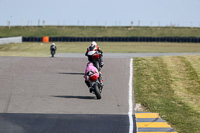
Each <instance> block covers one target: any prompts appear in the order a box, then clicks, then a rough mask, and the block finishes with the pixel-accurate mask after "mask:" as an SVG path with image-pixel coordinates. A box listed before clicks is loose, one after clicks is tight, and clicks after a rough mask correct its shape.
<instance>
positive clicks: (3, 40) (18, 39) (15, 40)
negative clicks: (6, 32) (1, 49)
mask: <svg viewBox="0 0 200 133" xmlns="http://www.w3.org/2000/svg"><path fill="white" fill-rule="evenodd" d="M8 43H22V37H21V36H20V37H6V38H0V45H1V44H8Z"/></svg>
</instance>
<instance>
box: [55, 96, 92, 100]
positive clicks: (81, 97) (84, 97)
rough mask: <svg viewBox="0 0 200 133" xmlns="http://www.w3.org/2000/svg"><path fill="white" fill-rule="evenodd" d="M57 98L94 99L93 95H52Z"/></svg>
mask: <svg viewBox="0 0 200 133" xmlns="http://www.w3.org/2000/svg"><path fill="white" fill-rule="evenodd" d="M52 97H58V98H76V99H95V97H94V96H52Z"/></svg>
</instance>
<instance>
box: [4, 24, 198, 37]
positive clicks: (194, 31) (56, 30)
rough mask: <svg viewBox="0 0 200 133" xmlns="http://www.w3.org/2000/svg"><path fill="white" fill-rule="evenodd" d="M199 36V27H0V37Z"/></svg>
mask: <svg viewBox="0 0 200 133" xmlns="http://www.w3.org/2000/svg"><path fill="white" fill-rule="evenodd" d="M9 36H24V37H31V36H32V37H42V36H52V37H57V36H68V37H105V36H109V37H131V36H135V37H200V28H189V27H178V28H177V27H176V28H175V27H173V28H171V27H134V28H133V29H130V27H126V26H121V27H107V28H105V27H101V26H88V27H84V26H65V27H64V26H46V27H42V26H35V27H33V26H26V27H21V26H16V27H11V28H10V29H9V28H8V27H3V26H1V27H0V37H9Z"/></svg>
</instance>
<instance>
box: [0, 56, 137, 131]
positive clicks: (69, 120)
mask: <svg viewBox="0 0 200 133" xmlns="http://www.w3.org/2000/svg"><path fill="white" fill-rule="evenodd" d="M86 63H87V58H86V57H84V58H70V57H68V58H64V57H59V58H58V57H55V58H49V57H46V58H45V57H44V58H43V57H35V58H33V57H0V85H1V87H0V133H128V132H129V126H130V124H129V116H128V112H129V70H130V69H129V64H130V58H119V59H117V58H105V59H104V63H105V66H104V67H103V69H102V75H103V80H104V89H103V91H102V99H101V100H97V99H96V97H95V95H94V94H91V93H89V90H88V88H87V87H86V85H85V83H84V78H83V74H84V70H85V67H86ZM133 104H134V101H133ZM133 107H134V105H133ZM133 114H134V112H133ZM133 118H134V115H133ZM134 124H135V123H134ZM134 124H133V126H134V127H133V128H134V130H135V125H134Z"/></svg>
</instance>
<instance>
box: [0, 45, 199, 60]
mask: <svg viewBox="0 0 200 133" xmlns="http://www.w3.org/2000/svg"><path fill="white" fill-rule="evenodd" d="M50 45H51V43H38V42H32V43H30V42H23V43H19V44H4V45H0V56H31V57H35V56H36V57H48V56H49V55H50V50H49V47H50ZM89 45H90V42H56V46H57V53H84V52H85V51H86V48H87V47H88V46H89ZM98 46H100V48H101V49H102V50H103V51H104V52H105V53H191V52H195V53H199V52H200V43H145V42H143V43H134V42H128V43H127V42H102V43H98Z"/></svg>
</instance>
